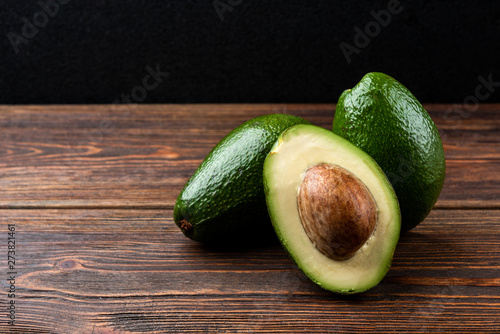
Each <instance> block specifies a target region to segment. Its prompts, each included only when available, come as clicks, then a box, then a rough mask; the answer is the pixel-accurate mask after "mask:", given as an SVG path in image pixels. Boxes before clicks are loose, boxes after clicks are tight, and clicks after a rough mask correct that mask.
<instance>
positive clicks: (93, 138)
mask: <svg viewBox="0 0 500 334" xmlns="http://www.w3.org/2000/svg"><path fill="white" fill-rule="evenodd" d="M426 107H427V109H428V110H429V111H430V114H431V116H432V117H433V119H434V120H435V122H436V124H437V126H438V128H439V129H440V131H441V134H442V136H443V139H444V147H445V152H446V158H447V159H448V163H447V175H446V185H445V188H444V190H443V192H442V194H441V197H440V199H439V202H438V204H437V205H438V207H462V206H468V205H469V203H471V201H472V202H473V203H475V204H474V205H480V206H481V207H485V208H499V207H500V187H499V186H498V185H499V184H500V173H498V172H497V171H498V170H500V145H499V143H500V117H499V115H500V108H499V107H498V105H482V106H481V107H479V109H478V110H477V111H475V112H474V113H470V115H469V117H467V118H464V117H463V116H462V118H460V116H461V115H466V114H464V112H463V111H460V108H455V109H453V107H451V106H449V105H429V106H426ZM459 111H460V113H459ZM277 112H285V113H290V114H294V115H298V116H302V117H304V118H305V119H307V120H309V121H311V123H313V124H315V125H318V126H322V127H325V128H330V127H331V123H332V120H333V115H334V106H333V105H163V106H162V105H160V106H158V105H141V106H139V105H114V106H107V105H106V106H78V107H71V106H43V107H41V106H2V107H0V154H1V156H2V159H1V161H0V186H1V188H2V190H3V191H2V192H1V193H0V207H3V208H25V207H26V208H27V207H32V208H38V207H49V206H50V207H59V208H68V207H73V208H86V207H97V208H99V207H114V208H119V207H123V206H126V207H134V208H164V209H167V208H170V209H171V208H172V207H173V205H174V203H175V199H176V197H177V195H178V194H179V192H180V190H181V189H182V187H183V185H184V183H185V182H186V181H187V179H188V178H189V177H190V176H191V174H192V173H193V172H194V170H195V169H196V168H197V167H198V166H199V164H200V163H201V161H202V160H203V159H204V157H205V156H206V155H207V153H208V152H209V151H210V150H211V149H212V147H213V146H214V145H215V144H216V143H217V142H218V141H219V140H220V139H222V137H224V136H225V135H226V134H227V133H228V132H230V131H231V130H232V129H233V128H235V127H236V126H238V125H240V124H241V123H243V122H245V121H246V120H248V119H250V118H252V117H255V116H258V115H262V114H269V113H277ZM478 175H483V177H487V179H485V180H483V179H481V180H479V181H480V182H476V181H478V180H477V176H478ZM460 189H467V190H468V194H467V195H468V196H467V197H460V196H462V195H461V194H460V192H461V191H460ZM457 190H458V191H457Z"/></svg>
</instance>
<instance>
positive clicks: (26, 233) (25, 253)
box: [0, 105, 500, 334]
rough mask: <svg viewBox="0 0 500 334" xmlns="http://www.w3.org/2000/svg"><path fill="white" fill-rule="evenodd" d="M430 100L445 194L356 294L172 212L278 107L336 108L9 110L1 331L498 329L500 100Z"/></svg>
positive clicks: (0, 175)
mask: <svg viewBox="0 0 500 334" xmlns="http://www.w3.org/2000/svg"><path fill="white" fill-rule="evenodd" d="M426 107H427V109H428V110H429V111H430V114H431V116H432V117H433V119H434V120H435V122H436V124H437V126H438V128H439V129H440V131H441V133H442V136H443V141H444V146H445V152H446V157H447V179H446V183H445V188H444V190H443V193H442V195H441V198H440V200H439V201H438V204H437V205H436V207H435V209H434V210H433V211H432V212H431V214H430V216H429V217H428V218H427V219H426V221H425V222H424V223H422V224H421V225H419V226H418V227H417V228H415V229H414V230H412V231H410V232H408V233H406V234H404V235H403V236H402V238H401V240H400V242H399V244H398V247H397V249H396V253H395V256H394V260H393V266H392V268H391V271H390V272H389V273H388V275H387V276H386V278H385V279H384V280H383V281H382V282H381V283H380V284H379V285H378V286H377V287H375V288H374V289H372V290H370V291H368V292H366V293H363V294H360V295H357V296H350V297H343V296H338V295H335V294H332V293H330V292H328V291H325V290H322V289H321V288H319V287H318V286H316V285H315V284H313V283H311V282H310V281H309V280H308V279H307V278H306V277H305V276H304V275H303V274H302V273H301V272H300V270H299V269H297V267H296V266H295V265H294V264H293V263H292V262H291V261H290V259H289V258H288V256H287V255H286V253H285V252H284V250H283V249H282V247H281V246H280V245H279V244H278V243H277V242H275V243H271V244H268V245H261V246H258V247H254V248H241V249H234V248H233V249H222V248H213V247H212V248H210V247H206V246H203V245H200V244H198V243H196V242H193V241H191V240H189V239H187V238H185V237H184V236H183V235H182V233H181V232H180V230H179V229H178V228H177V227H176V226H175V224H174V223H173V221H172V208H173V204H174V201H175V197H176V196H177V194H178V192H179V191H180V189H181V187H182V186H183V184H184V182H185V181H186V180H187V179H188V178H189V176H190V175H191V173H192V172H193V171H194V170H195V169H196V167H197V166H198V164H199V163H200V162H201V160H202V159H203V158H204V156H205V155H206V154H207V153H208V151H209V150H210V149H211V148H212V147H213V145H214V144H215V143H216V142H217V141H218V140H219V139H221V138H222V137H223V136H224V135H225V134H226V133H227V132H229V131H230V130H231V129H232V128H234V127H235V126H237V125H239V124H241V123H242V122H244V121H245V120H247V119H249V118H252V117H254V116H257V115H260V114H266V113H272V112H287V113H291V114H296V115H299V116H303V117H304V118H306V119H308V120H310V121H311V122H312V123H313V124H316V125H320V126H323V127H325V128H328V127H329V126H330V123H331V121H332V118H333V110H334V106H332V105H222V106H221V105H140V106H139V105H132V106H127V105H121V106H1V107H0V157H1V159H0V187H1V190H2V191H1V192H0V208H1V209H0V226H1V231H2V232H1V233H0V249H1V250H2V252H3V253H2V255H1V256H2V258H3V260H2V261H0V275H1V276H0V280H1V281H2V287H3V289H2V292H1V293H0V295H1V297H0V333H4V332H6V333H57V334H59V333H61V334H66V333H69V334H72V333H75V334H76V333H144V332H151V333H194V332H201V333H237V332H241V333H326V332H340V333H342V332H380V333H388V332H396V333H400V332H479V333H498V332H500V274H499V272H500V173H499V171H500V145H499V144H500V117H499V116H500V105H481V106H480V107H479V108H478V110H477V111H474V112H471V113H470V114H466V113H465V112H464V110H462V108H461V107H460V106H455V107H453V106H449V105H429V106H426ZM467 115H468V116H467ZM466 116H467V117H466ZM8 224H15V225H16V235H15V236H16V255H15V256H16V272H17V274H16V281H15V284H16V325H15V326H8V325H7V323H6V320H7V317H6V314H7V307H8V301H9V300H8V298H6V297H7V296H6V295H7V291H8V289H9V283H8V282H7V279H8V277H7V261H6V254H7V237H8V234H7V233H8V229H7V226H8Z"/></svg>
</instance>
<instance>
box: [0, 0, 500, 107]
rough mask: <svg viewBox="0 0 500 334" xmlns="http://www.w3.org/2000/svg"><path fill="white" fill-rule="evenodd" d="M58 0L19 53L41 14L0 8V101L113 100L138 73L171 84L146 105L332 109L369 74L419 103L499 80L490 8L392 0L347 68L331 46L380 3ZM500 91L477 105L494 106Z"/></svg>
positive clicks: (498, 26) (457, 99)
mask: <svg viewBox="0 0 500 334" xmlns="http://www.w3.org/2000/svg"><path fill="white" fill-rule="evenodd" d="M49 1H55V0H41V2H42V3H47V2H49ZM61 1H62V0H61ZM65 1H66V2H67V1H69V2H68V3H67V4H64V5H62V4H61V5H60V6H59V10H58V13H57V14H56V15H54V17H49V16H47V18H48V19H47V21H46V22H42V21H40V22H42V23H41V24H39V25H42V26H43V27H40V28H38V33H37V34H36V35H35V36H33V37H31V38H29V39H27V42H26V43H23V44H19V45H18V49H19V50H18V51H19V52H17V53H16V52H15V50H14V49H15V48H14V47H13V46H12V44H11V42H10V41H9V36H12V33H14V34H17V35H19V36H22V29H23V25H25V23H24V22H23V18H26V19H27V20H29V21H30V22H32V23H33V21H34V15H35V16H36V17H37V18H38V19H43V16H40V15H38V16H37V15H36V13H37V12H40V11H41V10H42V9H41V6H40V4H39V3H38V1H20V0H9V1H6V0H0V24H1V29H2V31H0V32H1V33H2V34H1V38H0V40H1V42H0V52H1V62H0V73H1V74H0V103H3V104H21V103H22V104H24V103H26V104H32V103H33V104H52V103H112V102H113V101H115V100H116V99H119V98H120V96H121V95H122V94H130V92H131V90H132V89H134V87H136V86H140V85H142V80H143V78H144V77H145V76H146V75H147V71H146V69H145V68H146V67H147V66H150V67H152V68H155V67H156V66H159V68H160V69H161V71H165V72H168V73H169V76H168V77H167V78H165V80H164V81H163V82H162V83H161V84H160V85H159V86H158V87H157V88H156V89H154V90H150V91H147V97H145V99H144V100H143V101H142V102H144V103H225V102H227V103H229V102H250V103H268V102H287V103H295V102H303V103H322V102H327V103H331V102H336V101H337V99H338V97H339V95H340V94H341V92H342V91H343V90H344V89H347V88H350V87H352V86H353V85H355V84H356V83H357V82H358V81H359V80H360V79H361V77H362V76H363V75H364V74H365V73H367V72H370V71H381V72H385V73H387V74H389V75H391V76H393V77H395V78H396V79H398V80H399V81H401V82H402V83H403V84H404V85H406V86H407V87H408V88H409V89H410V90H411V91H412V92H413V93H414V94H415V95H416V96H417V98H418V99H419V100H420V101H421V102H424V103H429V102H434V103H436V102H437V103H439V102H442V103H452V102H454V103H463V102H464V100H466V98H467V97H468V96H471V95H474V94H475V88H476V87H477V85H478V84H479V83H480V81H479V79H478V77H479V76H482V77H483V78H488V76H490V77H491V78H492V79H493V81H495V82H500V70H499V68H500V66H499V60H500V1H497V0H491V1H404V0H401V6H402V7H403V10H402V12H401V13H400V14H397V15H392V17H391V22H390V23H389V24H388V25H387V26H386V27H381V29H380V33H378V34H377V35H376V36H374V37H373V38H371V40H370V43H369V44H368V45H367V46H366V47H364V48H361V49H360V52H359V54H353V55H352V57H351V58H352V59H351V60H352V61H351V62H350V63H348V62H347V61H346V58H345V57H344V55H343V53H342V50H341V48H340V46H339V45H340V43H342V42H346V43H349V44H351V45H354V38H355V35H356V32H355V30H354V28H355V27H359V28H360V29H362V30H364V29H365V26H366V24H367V23H369V22H371V21H374V18H373V16H372V14H371V13H370V12H371V11H372V10H375V11H376V12H378V11H380V10H384V9H387V6H388V1H339V0H337V1H298V0H288V1H263V0H221V2H222V3H226V4H231V3H232V4H233V5H232V6H231V7H232V8H231V10H227V11H225V12H224V13H222V18H223V20H221V18H220V16H219V15H218V13H217V11H216V9H215V6H214V1H212V0H208V1H187V0H182V1H181V0H177V1H154V0H150V1H139V0H121V1H112V0H107V1H106V0H87V1H78V0H72V1H71V0H65ZM9 34H10V35H9ZM498 91H500V88H496V91H495V92H493V94H491V95H490V96H489V97H488V98H487V99H486V100H483V101H481V102H500V93H498Z"/></svg>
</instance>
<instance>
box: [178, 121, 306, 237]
mask: <svg viewBox="0 0 500 334" xmlns="http://www.w3.org/2000/svg"><path fill="white" fill-rule="evenodd" d="M302 123H309V122H307V121H305V120H304V119H302V118H300V117H297V116H292V115H287V114H271V115H264V116H259V117H256V118H254V119H251V120H249V121H247V122H245V123H243V124H242V125H240V126H239V127H237V128H236V129H234V130H233V131H231V132H230V133H229V134H228V135H227V136H225V137H224V138H223V139H222V140H221V141H220V142H219V143H218V144H217V145H216V146H215V147H214V148H213V149H212V151H211V152H210V153H209V154H208V156H207V157H206V158H205V160H204V161H203V162H202V163H201V165H200V166H199V167H198V169H197V170H196V171H195V172H194V174H193V175H192V176H191V178H190V179H189V181H188V182H187V183H186V185H185V186H184V188H183V190H182V191H181V193H180V194H179V196H178V198H177V201H176V203H175V206H174V221H175V223H176V224H177V226H179V228H180V229H181V230H182V232H183V233H184V234H185V235H186V236H187V237H189V238H191V239H193V240H196V241H199V242H204V243H215V242H217V243H218V245H224V244H230V243H231V244H232V243H245V241H252V242H254V243H258V242H259V240H270V237H271V236H274V233H273V230H272V227H271V223H270V222H269V216H268V215H267V208H266V203H265V197H264V188H263V183H262V182H263V181H262V171H263V169H262V168H263V164H264V160H265V158H266V156H267V154H268V153H269V151H270V149H271V147H272V145H273V144H274V142H275V141H276V139H277V138H278V136H279V135H280V134H281V133H282V132H283V131H284V130H285V129H287V128H289V127H290V126H293V125H296V124H302ZM274 238H275V236H274Z"/></svg>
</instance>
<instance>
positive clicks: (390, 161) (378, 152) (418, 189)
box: [332, 73, 446, 232]
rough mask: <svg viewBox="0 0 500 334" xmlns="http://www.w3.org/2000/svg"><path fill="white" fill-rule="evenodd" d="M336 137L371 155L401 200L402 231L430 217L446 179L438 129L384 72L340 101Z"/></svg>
mask: <svg viewBox="0 0 500 334" xmlns="http://www.w3.org/2000/svg"><path fill="white" fill-rule="evenodd" d="M332 130H333V132H334V133H336V134H338V135H340V136H342V137H344V138H346V139H347V140H349V141H350V142H351V143H353V144H354V145H356V146H358V147H359V148H361V149H362V150H363V151H365V152H366V153H368V154H369V155H370V156H371V157H372V158H373V159H374V160H375V161H376V162H377V163H378V164H379V165H380V167H381V168H382V170H383V171H384V173H385V174H386V175H387V177H388V179H389V181H390V182H391V184H392V186H393V188H394V190H395V192H396V195H397V197H398V200H399V204H400V207H401V215H402V228H401V230H402V232H405V231H409V230H411V229H412V228H414V227H415V226H417V225H418V224H419V223H420V222H422V221H423V220H424V219H425V217H426V216H427V215H428V214H429V212H430V211H431V209H432V208H433V206H434V204H435V203H436V201H437V199H438V197H439V194H440V192H441V189H442V187H443V183H444V178H445V169H446V165H445V156H444V150H443V145H442V142H441V138H440V136H439V132H438V130H437V128H436V125H435V124H434V122H433V121H432V119H431V118H430V116H429V114H428V113H427V111H426V110H425V109H424V108H423V107H422V105H421V104H420V102H419V101H418V100H417V99H416V98H415V96H413V94H412V93H411V92H410V91H409V90H408V89H407V88H406V87H404V86H403V85H402V84H401V83H399V82H398V81H396V80H395V79H393V78H392V77H390V76H388V75H386V74H383V73H368V74H366V75H365V76H364V77H363V79H362V80H361V81H360V82H359V83H358V84H357V85H356V86H355V87H354V88H353V89H350V90H346V91H344V92H343V93H342V95H341V96H340V98H339V101H338V104H337V107H336V111H335V117H334V121H333V129H332Z"/></svg>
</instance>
